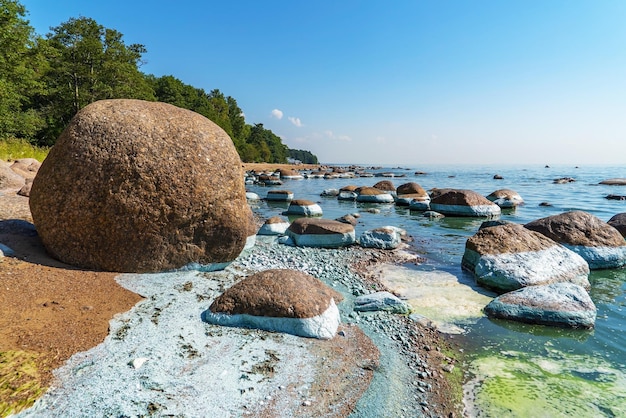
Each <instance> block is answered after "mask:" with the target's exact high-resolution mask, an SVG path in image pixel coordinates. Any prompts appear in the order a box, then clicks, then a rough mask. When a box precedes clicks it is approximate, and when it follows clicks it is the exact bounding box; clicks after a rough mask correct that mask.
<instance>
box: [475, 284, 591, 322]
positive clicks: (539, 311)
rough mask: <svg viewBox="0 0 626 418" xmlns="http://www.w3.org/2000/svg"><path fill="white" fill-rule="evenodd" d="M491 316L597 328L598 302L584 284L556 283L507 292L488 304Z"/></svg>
mask: <svg viewBox="0 0 626 418" xmlns="http://www.w3.org/2000/svg"><path fill="white" fill-rule="evenodd" d="M485 314H487V316H489V317H491V318H501V319H509V320H514V321H519V322H526V323H530V324H541V325H552V326H558V327H565V328H593V327H594V325H595V322H596V306H595V305H594V303H593V301H592V300H591V298H590V297H589V295H588V294H587V291H586V290H585V289H583V288H582V287H581V286H578V285H575V284H573V283H552V284H548V285H544V286H531V287H525V288H523V289H519V290H516V291H514V292H509V293H505V294H504V295H500V296H498V297H497V298H495V299H494V300H493V301H491V302H490V303H489V304H488V305H487V306H486V307H485Z"/></svg>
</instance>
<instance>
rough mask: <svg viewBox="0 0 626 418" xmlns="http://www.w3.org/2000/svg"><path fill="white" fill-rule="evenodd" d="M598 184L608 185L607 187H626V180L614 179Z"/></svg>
mask: <svg viewBox="0 0 626 418" xmlns="http://www.w3.org/2000/svg"><path fill="white" fill-rule="evenodd" d="M600 184H604V185H608V186H626V179H622V178H614V179H607V180H602V181H601V182H600Z"/></svg>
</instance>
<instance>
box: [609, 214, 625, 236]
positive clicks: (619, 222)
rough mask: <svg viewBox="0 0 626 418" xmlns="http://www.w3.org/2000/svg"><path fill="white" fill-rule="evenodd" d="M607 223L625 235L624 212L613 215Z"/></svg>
mask: <svg viewBox="0 0 626 418" xmlns="http://www.w3.org/2000/svg"><path fill="white" fill-rule="evenodd" d="M607 223H608V224H609V225H611V226H612V227H613V228H615V229H617V230H618V231H619V233H620V234H622V236H623V237H626V213H618V214H617V215H614V216H613V217H612V218H611V219H609V221H608V222H607Z"/></svg>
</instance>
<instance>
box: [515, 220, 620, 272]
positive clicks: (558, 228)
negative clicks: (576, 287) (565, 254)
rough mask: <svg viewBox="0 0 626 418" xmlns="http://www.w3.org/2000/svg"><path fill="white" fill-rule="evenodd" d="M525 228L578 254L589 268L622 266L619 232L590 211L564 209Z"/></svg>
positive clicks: (530, 223)
mask: <svg viewBox="0 0 626 418" xmlns="http://www.w3.org/2000/svg"><path fill="white" fill-rule="evenodd" d="M525 227H526V228H528V229H530V230H533V231H537V232H539V233H541V234H543V235H545V236H547V237H549V238H550V239H552V240H554V241H556V242H558V243H560V244H562V245H563V246H565V247H567V248H568V249H570V250H572V251H574V252H575V253H577V254H579V255H580V256H581V257H582V258H584V259H585V261H587V263H589V268H590V269H592V270H595V269H607V268H617V267H622V266H624V265H626V241H624V237H623V236H622V234H620V233H619V231H618V230H617V229H615V228H613V227H612V226H611V225H609V224H608V223H606V222H604V221H602V220H601V219H599V218H598V217H596V216H594V215H592V214H590V213H587V212H583V211H580V210H576V211H570V212H564V213H561V214H559V215H553V216H548V217H546V218H541V219H537V220H536V221H532V222H529V223H527V224H526V225H525Z"/></svg>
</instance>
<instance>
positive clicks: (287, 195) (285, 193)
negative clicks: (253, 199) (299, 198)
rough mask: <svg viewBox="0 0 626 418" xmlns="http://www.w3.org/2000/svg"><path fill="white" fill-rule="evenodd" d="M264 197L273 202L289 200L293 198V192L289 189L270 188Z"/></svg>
mask: <svg viewBox="0 0 626 418" xmlns="http://www.w3.org/2000/svg"><path fill="white" fill-rule="evenodd" d="M265 199H266V200H270V201H273V202H290V201H291V200H292V199H293V192H292V191H289V190H270V191H269V192H267V196H266V197H265Z"/></svg>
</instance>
